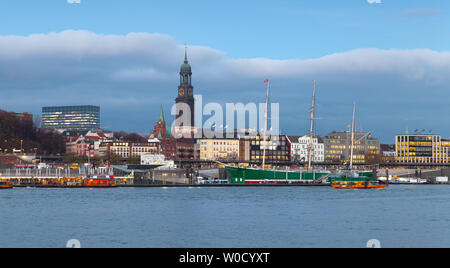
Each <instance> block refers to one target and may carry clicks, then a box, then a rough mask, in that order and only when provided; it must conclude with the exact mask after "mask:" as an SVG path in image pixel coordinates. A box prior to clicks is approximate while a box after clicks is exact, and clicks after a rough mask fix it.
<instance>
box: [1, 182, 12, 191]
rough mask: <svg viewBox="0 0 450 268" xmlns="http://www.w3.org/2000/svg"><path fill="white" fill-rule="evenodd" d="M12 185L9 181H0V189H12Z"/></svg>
mask: <svg viewBox="0 0 450 268" xmlns="http://www.w3.org/2000/svg"><path fill="white" fill-rule="evenodd" d="M12 188H13V186H12V183H11V182H10V181H0V189H12Z"/></svg>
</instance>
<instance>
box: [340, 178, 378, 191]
mask: <svg viewBox="0 0 450 268" xmlns="http://www.w3.org/2000/svg"><path fill="white" fill-rule="evenodd" d="M331 187H333V188H335V189H384V188H386V184H383V183H381V182H380V181H377V180H374V179H372V178H369V177H365V178H362V177H360V178H347V179H342V180H336V181H335V182H333V184H332V185H331Z"/></svg>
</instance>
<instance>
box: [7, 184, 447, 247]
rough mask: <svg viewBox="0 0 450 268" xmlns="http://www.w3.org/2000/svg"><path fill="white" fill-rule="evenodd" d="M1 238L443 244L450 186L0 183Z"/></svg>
mask: <svg viewBox="0 0 450 268" xmlns="http://www.w3.org/2000/svg"><path fill="white" fill-rule="evenodd" d="M0 204H1V205H0V207H1V210H2V217H1V218H0V229H1V230H2V231H1V232H0V247H64V246H65V245H66V242H67V241H68V240H69V239H78V240H80V242H81V244H82V246H83V247H256V248H258V247H365V245H366V243H367V241H368V240H370V239H378V240H380V241H381V243H382V246H383V247H449V246H450V228H449V224H450V215H449V214H448V207H449V206H450V186H447V185H443V186H437V185H421V186H390V187H389V188H388V189H386V190H381V191H365V190H361V191H339V190H334V189H331V188H329V187H275V188H270V187H243V188H195V187H194V188H115V189H33V188H18V189H12V190H4V191H0Z"/></svg>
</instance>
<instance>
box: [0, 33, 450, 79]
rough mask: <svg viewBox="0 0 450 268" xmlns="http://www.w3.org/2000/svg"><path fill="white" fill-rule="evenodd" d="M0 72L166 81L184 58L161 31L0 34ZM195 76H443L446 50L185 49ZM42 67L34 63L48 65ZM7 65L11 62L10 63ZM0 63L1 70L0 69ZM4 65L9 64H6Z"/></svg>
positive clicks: (449, 60) (449, 66) (449, 69)
mask: <svg viewBox="0 0 450 268" xmlns="http://www.w3.org/2000/svg"><path fill="white" fill-rule="evenodd" d="M0 47H2V49H1V50H0V63H1V64H0V76H1V75H2V74H3V75H5V72H10V73H11V72H13V73H14V74H15V76H17V77H20V76H23V75H26V74H27V73H29V72H36V73H40V74H45V73H46V70H48V73H49V74H51V75H58V74H65V73H77V72H80V71H81V72H82V71H83V70H89V71H90V72H91V73H95V72H99V73H101V74H105V76H106V77H110V78H111V77H112V78H114V79H124V80H136V81H142V80H155V79H159V80H161V79H166V78H169V77H171V76H173V74H174V73H176V72H177V70H178V68H179V65H180V63H181V61H182V57H183V56H184V48H183V45H182V44H179V43H177V42H176V41H175V40H174V39H173V38H172V37H170V36H167V35H162V34H148V33H130V34H127V35H101V34H95V33H92V32H88V31H73V30H69V31H64V32H60V33H49V34H34V35H30V36H0ZM189 58H190V60H191V62H193V64H194V65H195V70H196V75H198V76H200V77H202V78H203V79H206V80H208V79H210V80H214V79H216V78H221V77H227V76H228V77H229V76H233V77H235V78H246V79H254V78H257V77H261V76H263V77H275V78H283V79H295V78H298V77H309V76H314V75H319V74H336V73H342V74H349V75H351V74H367V75H375V74H383V73H384V74H390V75H396V76H399V77H403V78H404V79H408V80H418V79H433V78H439V79H441V78H449V79H450V53H449V52H445V51H444V52H437V51H433V50H429V49H413V50H400V49H392V50H382V49H375V48H366V49H356V50H351V51H347V52H342V53H336V54H331V55H327V56H323V57H320V58H312V59H306V60H300V59H291V60H277V59H268V58H247V59H246V58H242V59H230V58H227V57H226V54H225V53H224V52H221V51H218V50H215V49H212V48H208V47H203V46H191V47H189ZM49 62H51V63H52V65H47V66H46V67H44V68H43V67H42V66H41V65H40V64H42V63H47V64H48V63H49ZM11 64H12V65H11ZM1 66H3V68H2V67H1ZM6 66H9V67H8V68H6Z"/></svg>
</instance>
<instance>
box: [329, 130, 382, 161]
mask: <svg viewBox="0 0 450 268" xmlns="http://www.w3.org/2000/svg"><path fill="white" fill-rule="evenodd" d="M323 140H324V145H325V163H327V164H337V165H342V164H347V165H348V164H349V163H350V155H351V147H352V146H351V145H352V132H350V131H346V132H332V133H330V134H328V135H327V136H325V137H324V139H323ZM353 144H354V146H353V164H375V163H379V162H380V161H381V156H380V141H379V140H378V139H373V138H371V134H370V133H367V132H355V135H354V143H353Z"/></svg>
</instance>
